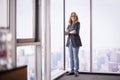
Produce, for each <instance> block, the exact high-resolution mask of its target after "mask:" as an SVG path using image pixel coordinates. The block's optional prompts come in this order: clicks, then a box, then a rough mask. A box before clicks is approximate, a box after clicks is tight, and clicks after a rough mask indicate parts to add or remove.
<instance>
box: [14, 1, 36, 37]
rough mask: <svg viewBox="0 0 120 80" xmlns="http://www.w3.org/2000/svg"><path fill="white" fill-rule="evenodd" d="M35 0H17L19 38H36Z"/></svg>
mask: <svg viewBox="0 0 120 80" xmlns="http://www.w3.org/2000/svg"><path fill="white" fill-rule="evenodd" d="M34 30H35V29H34V4H33V0H17V31H16V32H17V39H26V38H34Z"/></svg>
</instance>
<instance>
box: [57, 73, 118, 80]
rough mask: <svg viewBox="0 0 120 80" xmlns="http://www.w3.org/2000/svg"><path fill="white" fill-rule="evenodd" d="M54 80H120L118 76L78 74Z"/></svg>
mask: <svg viewBox="0 0 120 80" xmlns="http://www.w3.org/2000/svg"><path fill="white" fill-rule="evenodd" d="M55 80H120V74H107V73H79V76H78V77H75V76H74V75H70V76H67V75H66V74H64V75H62V76H60V77H59V78H57V79H55Z"/></svg>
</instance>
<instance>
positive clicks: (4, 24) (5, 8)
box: [0, 0, 9, 28]
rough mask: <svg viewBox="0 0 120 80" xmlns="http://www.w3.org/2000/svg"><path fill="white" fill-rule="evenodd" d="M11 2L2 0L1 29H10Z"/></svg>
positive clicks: (0, 6) (0, 12)
mask: <svg viewBox="0 0 120 80" xmlns="http://www.w3.org/2000/svg"><path fill="white" fill-rule="evenodd" d="M8 15H9V0H0V28H8V27H9V22H8V21H9V16H8Z"/></svg>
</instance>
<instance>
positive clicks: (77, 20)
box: [68, 12, 79, 25]
mask: <svg viewBox="0 0 120 80" xmlns="http://www.w3.org/2000/svg"><path fill="white" fill-rule="evenodd" d="M73 14H74V15H75V17H76V21H75V23H76V22H79V19H78V15H77V14H76V12H72V13H71V14H70V18H69V23H68V25H72V24H73V21H72V19H71V16H72V15H73Z"/></svg>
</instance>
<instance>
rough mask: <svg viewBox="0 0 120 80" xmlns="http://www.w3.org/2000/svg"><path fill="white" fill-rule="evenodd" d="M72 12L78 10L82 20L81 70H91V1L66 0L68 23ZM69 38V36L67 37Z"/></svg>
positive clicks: (67, 54)
mask: <svg viewBox="0 0 120 80" xmlns="http://www.w3.org/2000/svg"><path fill="white" fill-rule="evenodd" d="M71 12H76V13H77V14H78V18H79V21H80V33H79V34H80V36H81V41H82V47H80V49H79V62H80V63H79V64H80V70H79V71H85V72H86V71H90V58H89V57H90V1H89V0H71V1H69V0H65V22H66V28H67V25H68V21H69V17H70V14H71ZM66 38H67V37H66ZM66 67H67V69H69V68H70V66H69V53H68V48H66Z"/></svg>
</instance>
